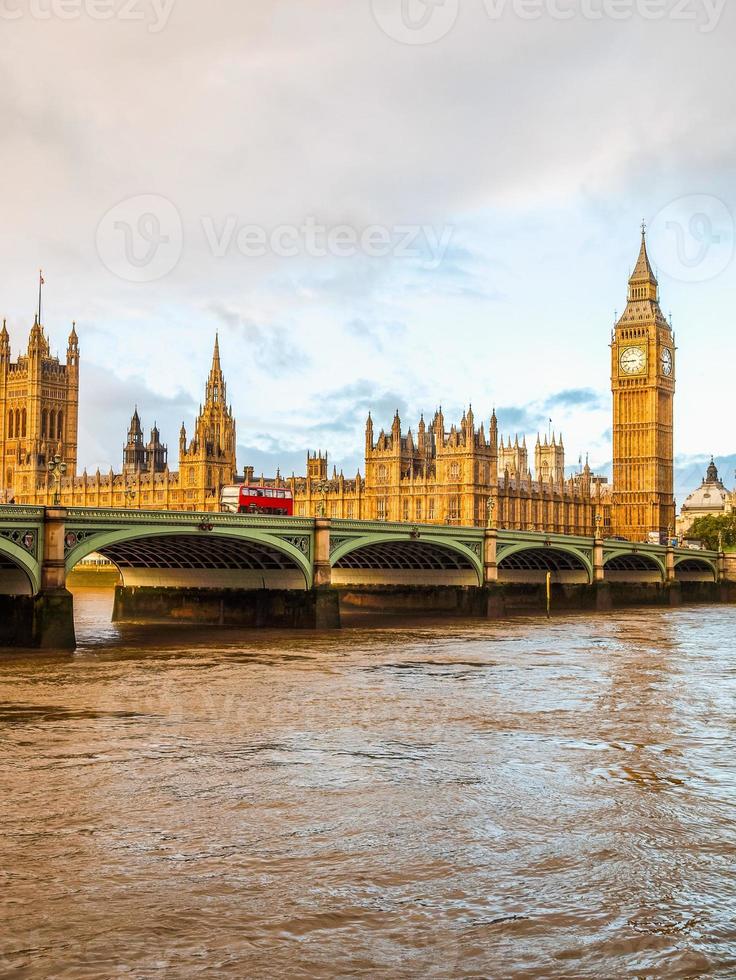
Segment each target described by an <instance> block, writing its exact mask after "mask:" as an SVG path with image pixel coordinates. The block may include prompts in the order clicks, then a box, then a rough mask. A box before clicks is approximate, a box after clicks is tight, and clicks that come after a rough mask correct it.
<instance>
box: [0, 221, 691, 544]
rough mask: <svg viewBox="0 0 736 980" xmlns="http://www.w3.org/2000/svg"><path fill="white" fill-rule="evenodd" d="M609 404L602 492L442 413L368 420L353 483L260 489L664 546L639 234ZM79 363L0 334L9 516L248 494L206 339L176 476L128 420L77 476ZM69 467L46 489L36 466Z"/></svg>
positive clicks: (330, 513)
mask: <svg viewBox="0 0 736 980" xmlns="http://www.w3.org/2000/svg"><path fill="white" fill-rule="evenodd" d="M610 352H611V387H612V394H613V484H612V485H610V484H609V483H608V482H607V481H606V480H605V479H602V478H599V477H596V476H595V475H594V474H593V473H592V472H591V470H590V467H589V466H588V465H587V464H586V465H585V467H583V468H581V470H580V472H578V473H577V474H575V475H573V476H567V475H566V469H565V448H564V444H563V440H562V437H559V438H557V437H556V436H553V437H552V438H545V439H544V440H542V439H540V438H539V437H537V440H536V444H535V445H534V449H533V456H534V458H533V466H534V468H533V470H532V465H531V463H532V461H531V460H530V458H529V449H528V446H527V442H526V439H525V438H524V437H522V438H521V440H520V439H519V438H518V437H516V438H515V439H514V440H513V441H512V440H511V439H510V438H506V437H504V436H502V435H500V434H499V430H498V421H497V419H496V415H495V412H494V413H493V415H492V416H491V418H490V419H489V422H488V427H487V428H486V425H485V422H483V421H481V422H480V424H477V423H476V418H475V416H474V414H473V411H472V409H468V410H467V411H466V412H465V414H464V415H463V417H462V419H461V420H460V421H459V423H457V424H452V425H450V427H449V429H448V428H447V423H446V420H445V418H444V415H443V413H442V411H441V410H439V411H437V412H436V413H435V415H434V417H433V418H432V419H431V420H429V421H426V420H425V419H424V418H421V419H420V420H419V423H418V425H417V428H416V431H414V430H413V429H409V430H407V431H404V429H403V427H402V422H401V419H400V418H399V414H398V412H397V413H396V416H395V417H394V419H393V422H392V424H391V426H390V428H389V429H388V430H383V429H382V430H381V431H380V432H379V433H378V434H377V435H376V432H375V429H374V422H373V419H372V418H371V417H370V416H369V418H368V421H367V424H366V430H365V470H364V473H363V474H362V475H361V474H360V473H358V474H357V475H356V477H355V478H354V479H346V478H345V477H344V475H342V474H337V473H335V472H333V473H332V475H331V476H330V475H329V474H328V464H327V456H326V455H325V454H322V453H316V454H314V455H313V454H311V453H309V454H308V456H307V471H306V473H305V475H304V476H302V477H297V476H292V477H291V478H288V479H283V478H282V477H280V476H278V475H277V476H276V477H275V478H270V479H265V478H263V477H261V478H260V480H259V481H255V482H260V483H262V484H263V485H266V486H272V485H279V486H284V487H291V489H292V491H293V494H294V502H295V514H296V515H297V516H304V517H307V516H316V515H319V514H324V515H325V516H327V517H333V518H343V519H348V520H349V519H354V520H385V521H400V522H411V523H430V524H431V523H437V524H456V525H467V526H485V525H486V524H487V523H488V522H489V521H491V520H492V521H493V522H494V523H495V524H496V525H497V526H498V527H500V528H508V529H515V530H532V531H542V532H548V533H564V534H580V535H592V534H594V533H595V532H596V531H597V530H600V531H601V533H603V534H605V535H608V536H620V537H625V538H628V539H629V540H632V541H644V540H647V539H648V537H649V535H650V534H652V533H653V532H654V533H659V534H660V535H666V534H671V533H672V531H673V529H674V526H675V502H674V498H673V480H674V447H673V402H674V394H675V341H674V336H673V333H672V328H671V325H670V324H669V323H668V322H667V320H666V318H665V317H664V316H663V314H662V311H661V308H660V304H659V287H658V283H657V279H656V277H655V275H654V272H653V270H652V266H651V263H650V261H649V257H648V254H647V246H646V236H645V233H644V230H643V232H642V242H641V249H640V252H639V256H638V260H637V262H636V266H635V268H634V271H633V273H632V276H631V278H630V280H629V287H628V301H627V305H626V309H625V311H624V313H623V315H622V316H621V318H620V319H619V320H618V322H617V323H616V325H615V328H614V331H613V335H612V338H611V343H610ZM79 371H80V353H79V340H78V337H77V333H76V328H75V327H74V326H73V327H72V331H71V333H70V335H69V339H68V345H67V350H66V361H65V363H62V362H61V361H60V360H59V359H58V358H57V357H52V356H51V353H50V347H49V341H48V338H47V337H46V335H45V333H44V330H43V327H42V325H41V323H40V322H39V319H38V318H36V322H35V323H34V325H33V328H32V330H31V333H30V337H29V341H28V348H27V351H26V353H24V354H21V355H20V356H19V357H18V358H17V360H16V361H13V360H12V359H11V350H10V342H9V336H8V332H7V329H6V326H5V324H3V328H2V332H0V475H1V477H2V496H3V497H4V499H5V500H6V501H8V502H14V503H18V504H36V505H50V504H51V503H52V502H53V500H54V494H55V491H56V490H57V489H58V493H59V499H60V501H61V504H62V506H66V507H72V506H76V507H101V508H135V509H144V510H145V509H155V510H192V511H205V512H206V511H217V510H219V509H220V493H221V489H222V487H223V486H226V485H229V484H232V483H235V482H238V481H239V480H240V481H242V480H243V479H245V480H246V482H249V483H250V482H254V475H253V470H252V468H250V467H246V468H245V471H244V475H243V476H240V477H239V476H238V471H237V465H236V427H235V419H234V417H233V413H232V409H231V408H230V406H229V405H228V402H227V387H226V383H225V378H224V375H223V371H222V366H221V363H220V351H219V344H218V342H217V339H216V340H215V348H214V352H213V356H212V364H211V367H210V371H209V376H208V378H207V382H206V385H205V397H204V401H203V403H202V406H201V408H200V413H199V416H198V417H197V419H196V420H195V422H194V428H193V431H192V435H191V438H189V437H188V435H187V431H186V428H185V426H184V425H183V424H182V428H181V431H180V433H179V460H178V469H177V470H172V469H170V468H169V463H168V448H167V446H165V445H164V444H163V443H162V442H161V438H160V433H159V431H158V429H157V427H156V426H155V425H154V427H153V429H152V430H151V433H150V438H149V439H148V440H146V439H145V436H144V432H143V427H142V425H141V420H140V417H139V414H138V410H137V408H136V410H135V411H134V413H133V416H132V419H131V423H130V428H129V430H128V433H127V439H126V441H125V445H124V448H123V452H122V467H121V470H120V472H118V473H115V472H114V471H113V470H110V472H108V473H100V472H99V471H97V472H96V473H93V474H90V473H87V472H86V471H84V472H83V473H82V474H78V473H77V469H78V466H77V428H78V424H77V423H78V408H79V384H80V373H79ZM54 456H59V457H60V458H61V459H62V460H63V461H64V462H65V463H66V466H67V473H66V476H65V477H64V478H63V479H62V480H61V484H60V486H59V487H58V488H57V487H55V485H54V479H53V477H52V475H51V474H50V472H49V466H48V464H49V461H50V460H51V459H52V458H53V457H54Z"/></svg>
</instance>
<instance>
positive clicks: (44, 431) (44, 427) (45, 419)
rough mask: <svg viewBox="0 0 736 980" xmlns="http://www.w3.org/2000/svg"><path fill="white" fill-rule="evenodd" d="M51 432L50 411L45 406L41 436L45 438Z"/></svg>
mask: <svg viewBox="0 0 736 980" xmlns="http://www.w3.org/2000/svg"><path fill="white" fill-rule="evenodd" d="M48 434H49V413H48V410H47V409H45V408H44V410H43V411H42V412H41V438H42V439H45V438H46V436H47V435H48Z"/></svg>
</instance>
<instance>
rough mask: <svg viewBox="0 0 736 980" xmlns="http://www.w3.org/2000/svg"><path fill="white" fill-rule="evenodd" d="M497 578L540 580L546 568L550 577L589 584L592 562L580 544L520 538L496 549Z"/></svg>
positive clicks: (501, 579) (545, 573)
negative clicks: (515, 542) (578, 545)
mask: <svg viewBox="0 0 736 980" xmlns="http://www.w3.org/2000/svg"><path fill="white" fill-rule="evenodd" d="M497 562H498V578H499V582H514V581H519V582H521V581H523V582H530V581H536V582H543V581H544V580H545V579H546V578H547V574H548V573H549V572H551V573H552V576H553V579H554V581H556V582H558V583H563V584H571V585H590V583H591V582H592V581H593V563H592V561H591V559H590V557H589V556H588V555H587V554H586V553H585V552H584V551H582V550H581V549H580V548H576V547H574V546H573V545H564V544H560V543H558V542H555V543H554V544H550V545H547V544H543V543H541V542H539V543H534V542H528V541H527V542H520V543H519V544H514V545H507V546H505V547H503V548H500V549H499V551H498V557H497Z"/></svg>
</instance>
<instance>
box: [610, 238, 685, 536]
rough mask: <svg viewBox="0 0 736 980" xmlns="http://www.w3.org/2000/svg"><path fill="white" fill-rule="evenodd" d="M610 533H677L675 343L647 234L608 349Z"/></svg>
mask: <svg viewBox="0 0 736 980" xmlns="http://www.w3.org/2000/svg"><path fill="white" fill-rule="evenodd" d="M611 389H612V392H613V499H612V504H613V507H612V533H613V534H614V535H620V536H621V537H625V538H628V539H630V540H631V541H646V540H647V539H648V536H649V534H651V533H653V532H654V533H657V534H659V535H660V536H661V537H662V538H663V537H664V536H665V535H666V534H667V533H668V532H669V533H672V531H673V529H674V526H675V502H674V496H673V493H674V440H673V406H674V397H675V338H674V336H673V333H672V329H671V327H670V324H669V323H668V322H667V320H666V319H665V317H664V315H663V314H662V311H661V309H660V306H659V285H658V283H657V279H656V277H655V275H654V272H653V271H652V266H651V264H650V262H649V256H648V254H647V242H646V229H645V228H642V242H641V251H640V253H639V258H638V261H637V263H636V268H635V269H634V272H633V274H632V276H631V279H630V280H629V296H628V302H627V305H626V310H625V312H624V314H623V316H622V317H621V319H620V320H619V321H618V323H617V324H616V327H615V329H614V332H613V341H612V344H611Z"/></svg>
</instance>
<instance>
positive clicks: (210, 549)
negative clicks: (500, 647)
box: [0, 506, 736, 648]
mask: <svg viewBox="0 0 736 980" xmlns="http://www.w3.org/2000/svg"><path fill="white" fill-rule="evenodd" d="M92 553H98V554H100V555H103V556H104V557H105V558H107V559H109V561H111V562H112V563H113V564H114V565H115V566H117V569H118V571H119V574H120V583H121V584H120V585H118V586H117V589H116V599H115V611H114V614H113V615H114V618H115V619H118V620H123V619H132V620H136V621H139V620H151V619H159V620H160V619H162V618H170V617H173V618H178V619H180V620H187V619H189V620H193V621H197V622H213V623H220V624H223V625H224V624H239V625H266V626H272V625H273V626H292V627H309V628H333V627H337V626H339V624H340V607H341V604H342V605H345V604H348V605H351V606H357V607H362V608H374V609H382V610H388V609H397V610H398V609H405V610H406V609H414V610H418V609H425V610H428V611H433V612H438V611H444V612H455V613H456V614H459V615H486V616H488V615H490V616H500V615H503V614H504V613H505V612H506V611H510V610H513V609H514V608H520V609H526V610H527V611H530V610H535V609H539V608H540V604H542V603H546V596H547V592H548V588H547V583H548V582H549V583H550V585H551V594H552V602H553V606H554V607H555V608H593V609H609V608H611V607H612V606H613V605H618V604H619V603H622V604H635V603H640V602H642V603H667V604H677V603H679V602H680V601H681V600H682V598H683V596H684V597H685V598H700V599H701V600H703V601H712V600H716V599H722V598H732V597H733V596H732V591H733V590H732V588H731V587H730V585H729V582H730V580H731V579H732V578H736V576H733V575H732V574H731V572H730V569H729V564H728V563H727V560H726V557H725V556H724V555H720V554H718V553H716V552H706V551H698V552H694V551H692V550H687V549H680V548H674V547H665V546H660V545H653V544H633V543H631V542H626V541H618V540H613V539H603V538H600V537H594V538H593V537H574V536H567V535H559V534H543V533H542V534H540V533H538V532H532V531H507V530H503V529H496V528H485V529H484V528H472V527H455V526H445V525H419V524H417V525H411V524H403V523H402V524H393V523H385V522H375V521H349V520H334V519H333V520H330V519H327V518H317V519H306V518H283V517H279V518H276V517H268V516H262V515H247V516H246V515H234V514H205V513H202V514H199V513H193V512H190V511H170V512H158V511H140V510H98V509H86V508H70V509H68V510H67V509H63V508H53V507H47V508H43V507H25V506H5V507H0V608H1V609H2V611H3V616H2V626H0V645H2V644H7V645H10V644H14V645H26V646H31V645H33V646H44V647H60V648H69V647H73V646H74V643H75V640H74V614H73V597H72V595H71V593H70V592H69V591H68V590H67V577H68V575H69V574H70V573H71V572H72V570H73V569H74V568H75V566H77V565H78V563H79V562H81V561H82V560H83V559H85V558H87V557H88V556H89V555H90V554H92Z"/></svg>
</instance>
